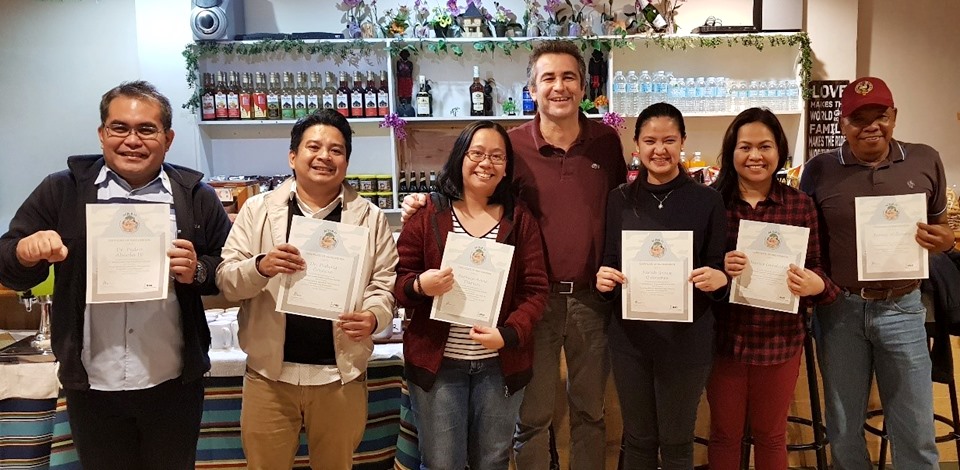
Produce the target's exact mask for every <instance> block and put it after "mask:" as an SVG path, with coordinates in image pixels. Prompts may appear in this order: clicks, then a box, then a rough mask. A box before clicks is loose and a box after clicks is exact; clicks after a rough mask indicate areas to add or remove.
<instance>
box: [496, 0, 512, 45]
mask: <svg viewBox="0 0 960 470" xmlns="http://www.w3.org/2000/svg"><path fill="white" fill-rule="evenodd" d="M493 5H494V13H493V20H492V21H493V30H494V32H496V34H497V37H501V38H502V37H505V36H506V35H507V26H508V25H509V24H510V23H513V22H515V21H517V15H515V14H513V12H512V11H510V10H509V9H508V8H506V7H504V6H503V5H501V4H500V2H493Z"/></svg>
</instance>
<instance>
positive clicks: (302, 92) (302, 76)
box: [293, 72, 307, 119]
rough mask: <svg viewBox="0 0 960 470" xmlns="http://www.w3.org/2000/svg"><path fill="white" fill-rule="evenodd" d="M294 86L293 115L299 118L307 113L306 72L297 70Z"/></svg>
mask: <svg viewBox="0 0 960 470" xmlns="http://www.w3.org/2000/svg"><path fill="white" fill-rule="evenodd" d="M295 77H296V82H295V83H296V86H295V87H294V89H293V117H294V119H300V118H302V117H304V116H306V115H307V74H306V72H297V74H296V75H295Z"/></svg>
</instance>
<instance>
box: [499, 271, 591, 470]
mask: <svg viewBox="0 0 960 470" xmlns="http://www.w3.org/2000/svg"><path fill="white" fill-rule="evenodd" d="M609 322H610V305H609V304H607V303H604V302H603V301H602V300H601V299H600V298H599V296H597V294H596V293H595V292H593V291H592V290H590V289H581V290H578V291H576V292H574V293H573V294H570V295H563V294H551V295H550V298H549V299H548V300H547V308H546V309H545V310H544V311H543V319H542V320H541V321H540V323H537V325H536V326H535V327H534V329H533V377H532V378H531V379H530V383H529V384H527V387H526V392H525V397H524V400H523V405H521V407H520V421H519V422H518V423H517V430H516V439H515V442H514V444H513V450H514V459H515V461H516V464H517V470H547V469H548V468H549V467H550V435H549V429H550V424H551V423H552V422H553V412H554V409H555V403H556V399H557V397H556V395H557V382H558V381H559V380H560V352H561V349H562V350H563V353H564V354H565V357H566V361H567V384H566V385H567V386H566V390H567V397H566V398H567V402H568V403H569V406H570V469H571V470H597V469H602V468H604V458H605V456H606V436H607V435H606V426H605V424H604V409H603V398H604V390H605V388H606V385H607V377H608V376H609V375H610V356H609V353H608V351H607V331H606V330H607V325H608V324H609Z"/></svg>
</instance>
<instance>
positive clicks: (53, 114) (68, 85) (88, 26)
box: [0, 0, 960, 227]
mask: <svg viewBox="0 0 960 470" xmlns="http://www.w3.org/2000/svg"><path fill="white" fill-rule="evenodd" d="M628 1H629V0H615V1H614V6H615V8H620V7H621V6H622V5H624V4H626V3H628ZM378 3H379V8H380V9H381V11H383V10H385V9H386V8H390V7H394V8H395V7H396V6H397V5H400V4H401V3H402V4H408V3H412V2H408V1H406V0H379V1H378ZM432 3H434V4H438V3H440V0H434V1H433V2H432ZM460 3H461V4H463V3H465V2H463V1H461V2H460ZM485 3H487V4H489V5H488V6H491V7H492V3H493V2H492V0H485ZM501 3H503V4H504V5H505V6H507V7H508V8H511V9H514V10H519V9H520V7H522V5H523V1H522V0H503V1H502V2H501ZM541 3H542V2H541ZM574 3H576V2H574ZM597 3H605V2H603V1H598V2H597ZM339 4H340V2H339V1H336V0H246V9H247V15H246V16H247V25H248V27H247V31H248V32H254V31H259V32H279V31H283V32H294V31H340V30H342V28H343V24H342V22H341V19H342V16H343V13H342V11H341V10H340V9H338V5H339ZM749 4H750V1H749V0H688V1H687V2H686V3H685V4H684V5H683V7H682V8H681V9H680V14H679V16H678V17H677V23H678V24H679V25H680V26H681V31H685V30H689V29H690V28H692V27H694V26H696V25H698V24H701V23H702V22H703V20H704V19H705V18H706V17H707V16H719V17H720V18H722V19H723V22H724V24H727V25H731V24H741V23H743V24H746V23H749V20H748V18H749V17H750V12H749ZM189 10H190V2H189V1H188V0H133V1H131V0H96V1H94V0H62V1H56V0H46V1H43V0H2V2H0V90H4V93H5V96H6V97H7V99H8V100H7V103H8V105H7V106H6V112H4V113H0V168H2V171H0V227H6V226H7V224H8V223H9V220H10V218H11V217H12V216H13V213H14V211H15V210H16V209H17V207H19V205H20V204H21V202H22V201H23V199H24V198H25V197H26V196H27V195H28V194H29V192H30V191H31V190H32V189H33V188H34V187H35V186H36V184H37V183H39V181H40V180H41V179H42V178H43V177H44V176H45V175H47V174H48V173H51V172H53V171H57V170H60V169H63V168H64V161H65V158H66V157H67V156H68V155H72V154H79V153H96V152H99V150H100V148H99V142H98V141H97V138H96V132H95V130H96V127H97V126H98V125H99V114H98V104H99V99H100V95H102V94H103V92H105V91H106V90H108V89H109V88H111V87H113V86H115V85H117V84H118V83H119V82H121V81H123V80H132V79H138V78H143V79H146V80H149V81H151V82H153V83H154V84H156V85H157V86H158V87H159V88H160V90H161V91H162V92H163V93H165V94H166V95H167V96H169V97H170V99H171V101H172V102H173V104H174V108H175V113H174V129H175V130H176V132H177V136H176V139H175V142H174V144H173V147H172V148H171V151H170V153H169V154H168V159H169V161H171V162H173V163H180V164H184V165H188V166H193V167H196V168H198V169H200V170H201V171H205V172H209V171H210V169H211V168H210V166H211V162H208V161H205V160H204V159H200V158H198V157H197V155H198V154H199V153H200V152H198V145H199V138H198V133H197V126H196V124H195V122H196V120H195V117H194V116H193V115H191V114H189V113H187V112H186V111H184V110H182V109H181V108H180V105H181V104H182V103H184V102H185V101H186V100H187V98H188V97H189V95H190V93H189V91H188V90H187V88H186V83H185V78H184V77H185V74H186V71H185V68H184V59H183V57H182V56H181V55H180V53H181V52H182V50H183V47H184V45H185V44H187V43H189V42H190V41H191V40H192V35H191V33H190V30H189V26H188V15H189ZM805 11H806V21H805V25H806V28H807V30H808V31H809V33H810V35H811V38H812V40H813V48H814V52H815V56H816V63H815V78H823V79H852V78H854V77H855V76H856V75H858V73H857V72H861V73H871V74H875V75H879V76H882V77H884V78H885V79H886V80H887V81H888V83H890V85H891V87H892V88H893V90H894V93H895V96H896V98H897V104H898V107H899V108H900V113H901V114H900V119H899V120H898V124H899V125H898V128H897V136H898V137H900V138H903V139H904V140H912V141H922V142H926V143H930V144H931V145H934V146H935V147H937V148H938V149H939V150H940V151H941V153H942V154H943V156H944V162H945V164H946V166H947V168H948V177H951V180H953V181H956V180H957V178H960V161H958V160H957V158H956V157H955V156H954V155H952V154H951V152H955V149H957V148H960V132H958V131H960V127H958V121H957V120H956V113H957V112H958V111H960V109H957V108H958V107H960V87H958V86H957V85H956V83H957V78H958V77H960V74H958V73H957V63H958V62H957V60H956V58H957V57H960V45H958V40H957V39H956V31H957V25H958V24H960V18H958V15H960V13H958V11H957V9H956V8H954V7H950V6H946V5H945V4H944V3H943V2H938V1H935V0H916V1H911V2H903V1H902V0H901V1H894V0H876V1H872V0H859V1H858V0H806V6H805ZM858 15H859V18H860V21H859V28H858V27H857V26H856V25H857V24H858V23H857V18H858ZM858 37H859V38H860V41H859V43H858ZM858 46H859V48H858ZM868 46H869V47H868ZM918 82H919V83H920V85H917V83H918ZM721 125H722V124H721Z"/></svg>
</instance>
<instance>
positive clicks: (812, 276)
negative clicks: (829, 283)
mask: <svg viewBox="0 0 960 470" xmlns="http://www.w3.org/2000/svg"><path fill="white" fill-rule="evenodd" d="M825 287H826V286H825V285H824V283H823V278H821V277H820V275H818V274H817V273H815V272H813V271H811V270H809V269H806V268H801V267H800V266H797V265H795V264H790V269H789V270H787V288H789V289H790V292H791V293H792V294H793V295H799V296H800V297H809V296H811V295H817V294H819V293H821V292H823V289H824V288H825Z"/></svg>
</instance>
